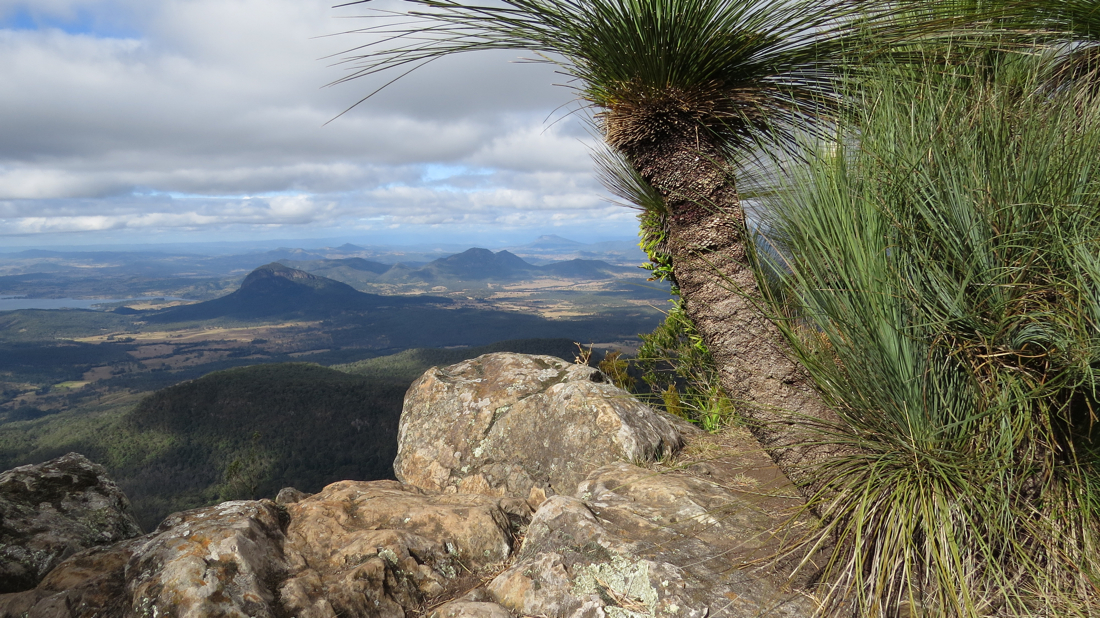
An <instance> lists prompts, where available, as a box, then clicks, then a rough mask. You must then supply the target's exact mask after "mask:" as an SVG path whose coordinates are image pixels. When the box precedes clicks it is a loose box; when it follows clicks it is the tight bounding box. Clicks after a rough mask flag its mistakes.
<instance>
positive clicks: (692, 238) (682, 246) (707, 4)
mask: <svg viewBox="0 0 1100 618" xmlns="http://www.w3.org/2000/svg"><path fill="white" fill-rule="evenodd" d="M351 4H361V3H359V2H354V3H351ZM409 4H411V5H413V7H412V9H413V10H410V11H408V12H406V13H401V14H394V13H380V15H379V18H380V19H382V20H383V21H381V22H378V23H377V24H374V25H371V26H369V27H367V28H365V29H363V30H361V31H360V32H366V33H369V34H371V35H372V36H374V37H375V40H376V42H375V43H374V44H370V45H367V46H365V47H360V48H356V49H354V50H351V51H349V52H348V53H347V54H346V56H345V57H344V58H343V62H344V63H345V64H346V65H347V67H348V68H349V69H350V71H349V74H348V76H347V77H345V78H344V79H342V80H340V81H348V80H353V79H357V78H362V77H367V76H372V75H376V74H379V73H383V72H387V71H391V72H400V71H411V70H414V69H415V68H417V67H419V66H422V64H424V63H426V62H430V61H432V60H435V59H437V58H440V57H443V56H448V55H453V54H460V53H468V52H475V51H481V50H494V49H496V50H499V49H508V50H517V51H520V52H527V53H529V54H531V55H532V56H534V57H535V58H536V59H538V60H542V61H545V62H550V63H554V64H556V65H557V66H558V67H560V69H561V71H562V72H564V73H565V74H567V75H568V76H570V77H572V78H573V80H572V82H571V87H573V88H575V90H576V94H577V97H578V100H580V101H581V102H582V103H584V104H585V105H587V106H589V107H590V108H591V109H592V110H593V111H594V114H593V117H594V120H595V122H596V125H597V126H598V128H599V130H600V132H601V133H602V135H603V138H604V139H605V141H606V143H607V144H608V145H609V146H610V147H611V148H612V149H613V150H614V151H615V153H616V154H617V156H619V157H621V159H622V160H623V161H625V162H626V163H627V165H628V166H629V168H630V170H631V172H632V174H634V175H635V176H636V178H637V179H639V180H640V182H642V183H643V184H645V185H646V186H647V187H648V189H647V190H652V192H653V193H654V195H655V196H657V197H658V198H659V199H657V200H652V201H651V202H650V203H651V204H656V205H657V208H658V209H659V212H657V213H655V214H656V216H657V218H658V219H659V226H660V228H661V232H662V236H663V240H662V243H661V246H660V247H659V250H661V251H663V252H664V253H667V254H668V256H669V257H670V258H671V262H672V268H673V276H674V279H675V283H676V285H677V286H678V287H679V290H680V294H681V296H682V299H683V306H684V309H685V311H686V313H687V315H688V316H689V317H690V319H691V320H692V322H693V323H694V324H695V326H696V328H697V329H698V331H699V333H700V334H701V335H702V338H703V340H704V342H705V343H706V345H707V347H708V348H709V349H710V351H711V353H712V355H713V358H714V360H715V361H716V363H717V366H718V370H719V374H720V378H721V383H722V385H723V387H724V388H725V390H726V392H727V393H728V395H729V396H730V398H731V399H732V400H733V401H735V403H736V405H737V408H738V412H739V413H740V415H741V416H742V417H744V418H746V419H748V420H749V421H750V423H751V424H752V427H753V428H754V430H755V431H756V433H757V436H758V437H759V438H760V439H761V440H762V442H763V444H764V446H765V448H766V449H767V450H768V451H769V453H770V454H771V455H772V457H773V458H774V459H776V461H777V462H778V463H779V464H780V465H781V467H783V468H784V470H785V471H786V472H787V473H788V475H789V476H791V477H792V478H793V479H794V480H796V482H801V481H803V480H804V479H803V478H802V477H801V476H799V474H798V469H799V466H800V465H801V464H802V463H804V462H805V461H812V460H817V459H820V458H821V456H822V453H821V452H820V450H821V449H822V448H830V447H824V446H822V445H815V444H812V443H808V442H807V441H806V440H805V436H804V435H801V434H799V433H798V431H797V429H796V426H794V425H792V424H790V423H789V422H788V421H789V419H787V418H786V415H787V414H788V413H791V412H794V413H797V414H800V415H808V416H810V417H822V418H825V417H830V414H831V413H830V411H829V410H828V408H827V407H826V406H825V405H823V403H822V400H821V399H820V397H819V396H818V394H817V392H816V390H815V388H814V386H813V385H812V384H811V383H810V381H809V376H808V374H807V373H806V372H805V371H804V370H803V369H802V368H801V367H800V366H799V365H798V363H797V362H796V361H795V360H794V359H793V358H792V357H791V355H790V354H789V350H788V349H787V347H786V344H785V342H784V341H783V339H782V337H781V336H780V334H779V331H778V330H777V329H776V327H775V325H774V324H773V322H772V320H770V319H769V317H768V316H767V315H766V314H765V313H764V312H762V311H761V303H760V295H759V293H758V290H757V288H756V278H755V276H754V274H753V271H752V269H751V267H750V263H749V257H750V256H749V255H748V254H747V252H746V248H745V242H746V239H747V238H748V231H747V226H746V221H745V214H744V210H743V209H742V207H741V202H740V197H739V194H738V191H737V186H736V179H737V177H738V175H737V172H738V163H739V162H740V161H742V160H744V157H746V156H747V154H748V153H749V152H751V151H753V150H754V149H756V148H757V147H758V146H759V145H760V144H761V143H775V142H784V141H787V140H789V139H790V138H792V136H793V135H795V134H797V133H799V132H804V131H806V129H807V128H808V127H812V126H814V125H815V124H816V123H817V122H819V120H820V119H821V118H822V116H823V114H827V113H829V112H830V111H831V110H832V109H833V108H834V104H835V103H836V100H835V97H834V94H833V73H832V67H833V66H834V63H835V62H836V60H837V58H838V56H839V54H840V53H842V52H843V51H844V50H845V48H846V46H847V45H850V44H851V43H852V40H853V38H854V36H855V35H856V34H857V33H858V32H860V31H861V29H863V28H866V27H867V21H866V16H867V14H866V12H865V9H866V7H862V6H859V5H860V2H858V0H791V1H789V2H774V1H773V0H501V1H500V2H494V3H484V4H482V3H474V2H464V1H452V0H409ZM868 4H870V3H868ZM387 16H388V17H392V18H393V21H391V22H386V21H384V20H385V18H386V17H387ZM401 74H403V73H399V75H401ZM386 83H387V84H388V83H389V82H386Z"/></svg>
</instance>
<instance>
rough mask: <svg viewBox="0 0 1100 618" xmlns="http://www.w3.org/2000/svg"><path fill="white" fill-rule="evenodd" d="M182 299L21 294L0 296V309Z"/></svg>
mask: <svg viewBox="0 0 1100 618" xmlns="http://www.w3.org/2000/svg"><path fill="white" fill-rule="evenodd" d="M156 299H162V300H182V299H179V298H166V297H164V296H148V297H142V298H24V297H22V296H0V311H16V310H18V309H95V306H96V305H103V304H107V303H132V302H137V301H139V300H156Z"/></svg>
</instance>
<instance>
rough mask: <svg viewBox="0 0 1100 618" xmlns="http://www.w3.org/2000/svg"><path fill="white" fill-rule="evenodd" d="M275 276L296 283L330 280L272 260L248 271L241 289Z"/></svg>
mask: <svg viewBox="0 0 1100 618" xmlns="http://www.w3.org/2000/svg"><path fill="white" fill-rule="evenodd" d="M273 277H277V278H280V279H286V280H288V281H293V282H295V283H306V284H307V285H308V282H318V283H320V282H322V281H329V279H326V278H325V277H318V276H317V275H311V274H309V273H307V272H306V271H304V270H297V269H295V268H291V267H289V266H285V265H283V264H280V263H278V262H272V263H270V264H264V265H263V266H260V267H259V268H257V269H256V270H253V271H252V272H250V273H248V276H247V277H245V278H244V281H242V282H241V289H242V290H243V289H245V288H248V287H251V286H254V285H257V284H259V283H260V282H261V281H264V280H269V279H271V278H273ZM333 283H336V282H333Z"/></svg>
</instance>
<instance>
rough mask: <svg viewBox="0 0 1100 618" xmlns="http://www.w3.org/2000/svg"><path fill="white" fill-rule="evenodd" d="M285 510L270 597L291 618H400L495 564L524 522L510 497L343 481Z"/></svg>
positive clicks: (523, 512)
mask: <svg viewBox="0 0 1100 618" xmlns="http://www.w3.org/2000/svg"><path fill="white" fill-rule="evenodd" d="M287 511H288V514H289V516H290V526H289V528H288V530H287V544H286V548H285V553H286V557H287V573H288V578H287V579H286V581H285V583H283V584H282V585H281V587H280V595H279V596H280V599H281V600H282V603H283V608H284V610H285V611H286V612H288V613H289V615H293V616H297V617H298V618H335V617H336V616H395V617H398V618H401V617H403V616H404V615H405V610H411V609H414V608H419V607H420V606H421V605H422V604H423V603H424V601H425V600H426V599H430V598H434V597H438V596H440V595H441V594H443V593H444V592H445V591H446V589H447V588H448V586H450V584H451V582H453V581H454V580H455V579H456V578H458V577H459V576H460V575H462V574H466V573H481V572H482V571H483V570H484V569H485V567H486V566H487V565H494V564H503V563H504V562H505V561H506V560H507V559H508V558H509V557H511V555H512V550H513V544H514V542H515V538H516V534H517V533H518V532H519V527H520V526H521V525H523V524H526V523H527V521H528V520H529V519H530V511H529V510H528V509H527V505H526V504H525V503H523V502H520V501H518V500H507V499H500V498H490V497H487V496H480V495H463V494H449V495H433V494H428V493H426V492H424V491H422V490H420V489H418V488H416V487H411V486H408V485H402V484H401V483H398V482H395V481H374V482H370V483H357V482H351V481H342V482H339V483H335V484H332V485H329V486H328V487H326V488H325V489H324V490H323V491H321V492H320V493H318V494H316V495H313V496H310V497H308V498H305V499H303V500H300V501H298V502H295V503H293V504H291V505H289V507H288V509H287Z"/></svg>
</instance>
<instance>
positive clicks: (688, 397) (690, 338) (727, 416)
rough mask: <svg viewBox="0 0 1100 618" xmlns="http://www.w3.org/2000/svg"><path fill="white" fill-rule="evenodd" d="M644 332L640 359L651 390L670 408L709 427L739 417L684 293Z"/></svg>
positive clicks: (646, 381)
mask: <svg viewBox="0 0 1100 618" xmlns="http://www.w3.org/2000/svg"><path fill="white" fill-rule="evenodd" d="M639 337H640V338H641V340H642V346H641V348H639V349H638V353H637V355H636V357H635V363H636V364H637V366H638V368H639V369H641V371H642V379H643V380H644V381H645V383H646V384H647V385H648V386H649V389H650V391H651V392H652V393H656V394H659V396H660V403H661V404H663V405H664V407H665V410H667V411H668V412H669V413H671V414H675V415H677V416H681V417H683V418H686V419H688V420H690V421H692V422H693V423H696V424H698V425H699V426H700V427H702V428H703V429H705V430H706V431H718V430H719V429H722V428H724V427H726V426H728V425H730V424H731V423H733V422H735V412H736V411H735V409H734V405H733V402H731V401H730V399H729V397H728V396H727V395H726V393H725V391H724V390H723V389H722V385H721V383H720V382H719V379H718V370H717V369H716V368H715V364H714V359H713V358H712V357H711V354H710V350H708V349H707V346H706V344H704V343H703V338H702V337H700V336H699V333H698V332H697V331H696V330H695V326H694V325H693V324H692V323H691V320H690V319H688V317H687V314H685V313H684V310H683V307H682V305H681V301H680V300H679V299H675V300H674V301H673V306H672V308H671V309H670V310H669V312H668V314H667V315H666V316H665V320H664V322H661V324H660V326H658V327H657V328H655V329H654V330H653V332H651V333H647V334H643V335H639ZM654 403H657V402H656V401H655V402H654Z"/></svg>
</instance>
